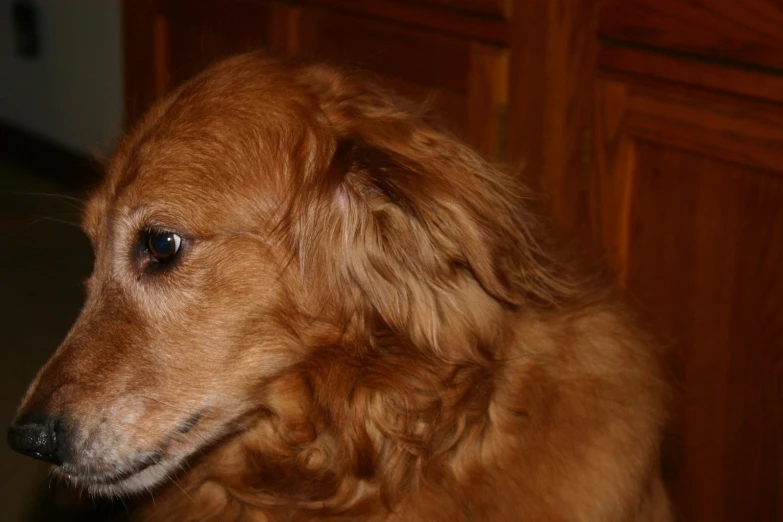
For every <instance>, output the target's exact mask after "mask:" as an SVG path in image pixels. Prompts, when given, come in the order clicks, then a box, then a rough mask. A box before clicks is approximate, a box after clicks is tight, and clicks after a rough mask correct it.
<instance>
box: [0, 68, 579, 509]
mask: <svg viewBox="0 0 783 522" xmlns="http://www.w3.org/2000/svg"><path fill="white" fill-rule="evenodd" d="M536 227H537V225H536V223H535V220H534V219H533V218H532V217H531V214H530V213H529V212H528V211H527V210H526V209H525V201H524V195H522V194H520V191H519V189H518V187H517V183H516V181H515V180H511V179H510V178H507V177H505V176H504V175H502V174H500V173H499V172H498V171H497V170H495V169H493V168H492V167H490V166H489V165H487V164H486V163H485V162H484V161H483V160H481V159H480V158H479V157H478V156H477V155H476V154H475V153H473V152H472V151H471V150H469V149H468V148H467V147H465V146H464V145H462V144H460V143H459V142H458V141H456V140H454V139H452V138H450V137H449V136H448V135H447V134H445V133H444V132H442V131H440V130H438V128H437V126H435V125H434V124H432V123H431V122H429V121H428V120H427V118H426V117H424V116H423V115H422V113H421V111H419V110H418V109H417V108H415V107H413V106H411V105H409V104H407V103H406V102H404V101H401V100H399V99H398V98H396V97H394V96H392V95H390V94H389V93H387V92H385V91H384V90H382V89H380V88H378V87H377V86H376V85H375V84H374V83H372V82H371V81H368V80H366V79H363V78H362V77H359V76H354V75H351V74H346V73H343V72H341V71H338V70H335V69H333V68H330V67H326V66H321V65H294V64H290V63H283V62H279V61H276V60H272V59H268V58H262V57H259V56H256V55H247V56H242V57H238V58H235V59H232V60H229V61H227V62H224V63H221V64H219V65H217V66H215V67H213V68H211V69H210V70H208V71H207V72H205V73H204V74H202V75H201V76H199V77H197V78H196V79H194V80H193V81H191V82H189V83H188V84H186V85H184V86H183V87H181V88H180V89H178V90H177V91H176V92H174V93H173V94H172V95H171V96H169V97H168V98H167V99H166V100H164V101H162V102H160V103H159V104H158V105H157V106H156V107H155V108H154V109H153V110H152V111H151V112H150V113H149V114H148V115H147V117H146V118H145V119H144V120H143V121H142V122H141V123H140V124H139V125H138V127H137V128H136V130H135V131H134V132H133V133H132V134H130V135H129V136H128V137H127V138H126V139H125V140H124V141H123V142H122V144H121V145H120V147H119V149H118V152H117V153H116V155H115V156H114V158H113V159H112V161H111V162H110V164H109V165H108V167H107V175H106V179H105V181H104V182H103V184H102V185H101V187H100V188H99V189H98V190H97V191H96V192H95V194H94V195H93V196H92V198H91V199H90V200H89V202H88V205H87V207H86V212H85V215H84V230H85V231H86V233H87V234H88V236H89V237H90V239H91V241H92V244H93V247H94V250H95V266H94V270H93V273H92V275H91V277H90V278H89V280H88V282H87V298H86V302H85V305H84V308H83V310H82V311H81V314H80V316H79V318H78V319H77V321H76V323H75V324H74V326H73V328H72V329H71V331H70V333H69V334H68V335H67V337H66V338H65V340H64V341H63V343H62V345H61V346H60V347H59V348H58V350H57V352H56V353H55V354H54V355H53V357H52V358H51V360H50V361H49V362H48V363H47V364H46V366H45V367H44V368H43V369H42V370H41V371H40V372H39V374H38V376H37V377H36V378H35V380H34V382H33V383H32V384H31V386H30V389H29V391H28V393H27V395H26V396H25V398H24V400H23V403H22V405H21V407H20V411H19V414H18V417H17V419H16V421H15V423H14V425H13V426H12V428H11V430H10V432H9V440H10V441H11V444H12V445H13V446H14V447H15V448H17V449H18V450H20V451H23V452H25V453H28V454H30V455H32V456H35V457H38V458H43V459H46V460H51V461H54V462H56V463H57V464H58V467H57V471H58V473H59V474H61V475H62V476H64V477H67V478H68V479H69V480H71V481H72V482H74V483H75V484H77V485H79V486H83V487H87V488H90V489H91V490H92V491H94V492H97V493H101V494H107V495H113V494H122V493H130V492H134V491H138V490H142V489H144V488H148V487H150V486H152V485H154V484H156V483H159V482H161V481H163V480H165V479H166V478H167V477H168V476H169V475H170V474H172V473H174V472H175V471H176V470H177V469H178V468H179V467H180V466H181V465H182V463H183V461H185V459H187V458H189V457H190V456H192V455H194V454H195V453H197V452H199V451H201V450H204V449H205V448H207V447H209V446H211V445H213V444H216V443H217V442H218V441H220V440H221V439H223V438H225V437H228V436H230V435H231V434H232V433H235V432H237V431H241V430H242V429H243V426H245V423H246V422H248V419H252V418H253V416H254V415H257V414H259V412H260V411H268V410H273V409H274V402H275V398H274V397H272V396H270V394H271V392H270V390H271V389H272V388H270V387H269V386H267V384H268V383H270V382H273V381H274V380H275V379H276V378H278V377H279V376H280V375H283V374H285V373H286V372H287V371H290V369H291V368H293V367H294V366H295V365H297V364H300V363H302V361H305V360H306V359H307V358H308V357H310V356H311V355H312V354H313V353H314V352H315V351H317V350H318V349H319V347H321V346H327V345H328V346H344V347H345V349H346V350H350V349H352V348H354V347H356V346H359V345H362V346H364V345H366V344H367V339H368V338H369V337H371V336H372V335H373V332H374V331H375V330H376V329H377V328H383V329H384V331H391V332H393V333H394V335H396V336H399V337H400V338H403V339H405V342H406V345H409V346H411V347H414V348H415V349H416V350H421V351H425V352H427V353H428V354H431V355H432V356H434V357H439V358H441V359H443V360H448V361H471V360H474V361H477V360H483V359H486V358H491V357H492V356H493V354H492V353H491V352H492V350H493V346H495V345H496V344H497V343H496V342H495V341H496V340H497V338H498V336H502V335H503V334H504V331H503V328H502V323H503V315H504V314H506V313H508V312H509V310H517V309H520V308H523V309H524V308H530V309H534V308H540V307H545V306H548V305H550V304H552V303H554V302H556V301H557V299H558V298H559V296H560V295H562V294H563V292H567V291H568V288H567V286H566V285H564V284H563V283H562V279H561V278H559V277H558V276H557V274H555V273H554V272H553V268H552V267H553V266H554V265H553V264H552V263H551V262H550V260H549V259H548V258H546V256H545V255H544V254H543V253H542V252H543V249H542V248H541V246H540V245H539V243H538V242H537V241H536V240H535V239H534V238H535V237H537V234H536V231H535V229H536Z"/></svg>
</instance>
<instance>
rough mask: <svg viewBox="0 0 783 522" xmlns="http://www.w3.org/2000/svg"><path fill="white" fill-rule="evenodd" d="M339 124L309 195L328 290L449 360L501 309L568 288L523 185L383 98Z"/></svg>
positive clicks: (346, 112)
mask: <svg viewBox="0 0 783 522" xmlns="http://www.w3.org/2000/svg"><path fill="white" fill-rule="evenodd" d="M362 99H364V100H363V104H362V102H360V100H362ZM330 119H331V121H332V123H333V125H334V126H335V128H337V130H338V135H339V136H340V138H338V140H337V141H336V143H335V144H334V146H333V152H332V155H331V159H330V161H329V165H328V167H327V168H325V169H324V171H323V172H322V173H321V176H320V177H319V178H318V190H317V192H318V197H313V198H309V197H308V198H304V199H307V200H309V201H310V202H311V204H310V205H309V207H308V209H307V211H306V213H309V214H310V218H309V219H308V220H306V221H307V222H309V225H307V226H306V228H307V229H308V233H306V234H305V236H300V241H299V244H300V246H301V248H300V255H301V254H302V253H305V258H306V259H308V260H309V261H308V262H309V263H312V262H318V263H319V264H320V265H321V266H322V267H323V266H331V267H332V269H333V272H332V274H333V275H332V276H331V285H330V286H331V290H330V291H331V292H333V293H336V294H337V295H341V296H344V295H347V294H348V293H349V292H350V291H351V289H358V292H359V294H360V296H359V297H360V298H361V299H363V300H364V301H365V302H367V303H369V306H370V307H371V309H372V311H373V312H375V313H377V314H378V316H379V317H380V318H381V319H382V320H383V321H384V322H385V323H386V324H387V325H388V326H389V327H391V328H392V329H394V330H395V331H397V332H399V333H403V334H405V335H407V336H408V337H409V338H411V339H412V340H414V341H415V342H426V343H428V344H430V345H432V346H434V347H435V348H437V349H439V350H441V351H442V350H443V344H444V339H445V340H448V342H452V341H454V342H456V340H457V338H458V337H460V336H468V337H469V338H476V337H477V336H480V333H479V332H477V329H481V328H487V327H488V326H487V325H492V324H493V321H492V320H490V316H491V315H493V314H494V315H499V313H501V311H502V310H503V309H507V308H514V307H520V306H551V305H553V304H555V303H556V302H557V301H558V300H559V298H560V296H561V295H562V294H563V293H564V292H568V291H569V288H568V284H567V283H565V282H564V280H563V279H562V278H561V277H560V276H559V274H558V273H557V265H556V263H555V262H554V261H553V260H552V259H550V258H549V257H548V256H547V254H546V251H545V247H543V246H542V245H541V239H540V238H539V237H538V235H540V225H539V223H538V220H537V219H536V218H535V216H534V213H533V212H531V211H530V210H528V209H527V202H526V195H525V193H524V190H523V189H522V187H521V185H520V182H519V180H512V179H511V178H510V177H508V176H506V175H505V174H503V173H502V172H500V171H499V170H497V169H495V168H493V167H492V166H490V165H489V164H488V163H487V162H485V161H483V160H482V159H481V158H480V157H479V156H478V155H477V154H476V153H475V152H473V151H472V150H470V149H469V148H468V147H467V146H465V145H463V144H461V143H460V142H458V141H457V140H455V139H453V138H451V137H449V136H448V135H446V134H445V133H443V132H441V131H439V130H438V129H436V128H435V127H434V126H432V125H430V124H429V123H427V122H426V121H425V120H424V119H422V118H420V117H418V116H416V115H412V114H411V113H410V112H409V111H406V110H402V109H398V108H397V107H396V106H395V105H394V104H393V103H390V102H389V101H388V99H385V98H383V97H379V96H372V95H370V94H365V95H364V96H361V97H357V98H354V99H352V100H351V101H350V103H343V104H341V105H340V108H339V111H335V112H333V113H332V114H331V115H330ZM313 201H318V203H317V204H312V202H313ZM315 245H320V247H316V246H315ZM319 248H320V252H319V251H318V249H319ZM308 249H310V252H309V254H307V253H306V252H304V251H305V250H308ZM457 325H458V327H457ZM466 330H467V331H466Z"/></svg>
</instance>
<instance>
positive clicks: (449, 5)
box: [395, 0, 512, 18]
mask: <svg viewBox="0 0 783 522" xmlns="http://www.w3.org/2000/svg"><path fill="white" fill-rule="evenodd" d="M395 1H397V2H400V3H406V4H419V5H422V4H423V5H433V6H436V7H443V8H446V9H449V10H454V11H464V12H466V13H477V14H482V15H486V16H496V17H502V18H509V17H510V16H511V4H512V0H395Z"/></svg>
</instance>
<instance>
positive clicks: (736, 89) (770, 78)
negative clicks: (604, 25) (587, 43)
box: [598, 45, 783, 103]
mask: <svg viewBox="0 0 783 522" xmlns="http://www.w3.org/2000/svg"><path fill="white" fill-rule="evenodd" d="M598 66H599V67H600V68H601V69H603V70H605V71H620V72H624V73H632V74H634V75H635V76H640V77H645V78H651V79H656V80H664V81H670V82H674V83H680V84H683V85H688V86H691V87H699V88H702V89H706V90H710V91H716V92H720V93H724V94H734V95H738V96H743V97H748V98H757V99H759V100H767V101H774V102H779V103H783V75H777V74H768V73H764V72H760V71H758V70H755V69H749V68H737V67H732V66H730V65H726V64H718V63H714V62H705V61H696V60H692V59H688V58H685V57H682V56H677V55H672V54H665V53H659V52H650V51H645V50H639V49H634V48H630V47H624V46H620V45H600V46H599V48H598Z"/></svg>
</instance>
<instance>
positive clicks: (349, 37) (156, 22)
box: [126, 0, 510, 159]
mask: <svg viewBox="0 0 783 522" xmlns="http://www.w3.org/2000/svg"><path fill="white" fill-rule="evenodd" d="M142 4H144V7H143V9H142V7H140V6H141V5H142ZM509 6H510V4H508V3H507V2H504V1H502V0H500V1H495V0H460V1H457V2H445V1H439V0H431V1H430V2H423V3H417V2H399V1H388V2H366V3H364V2H349V1H343V0H314V1H309V2H290V3H283V2H266V1H252V0H230V1H221V2H215V1H210V0H195V1H185V0H157V1H148V0H145V1H144V2H128V4H127V8H126V9H127V11H133V12H132V13H129V16H127V18H126V20H127V23H126V26H127V27H126V32H127V34H128V47H127V53H128V58H127V61H128V63H129V64H143V63H147V64H148V65H147V68H146V69H144V70H143V69H142V66H141V65H140V66H138V68H135V67H136V66H134V69H132V70H129V71H128V73H129V74H128V81H127V90H128V114H129V117H130V119H133V118H135V117H137V116H138V115H139V113H140V112H143V110H144V108H146V107H147V106H148V105H149V103H151V101H152V100H154V99H156V98H157V97H160V96H162V95H163V94H164V93H165V92H167V91H168V90H170V89H171V88H172V87H174V86H176V85H178V84H179V83H181V82H182V81H184V80H185V79H187V78H189V77H190V76H192V75H193V74H195V73H196V72H198V71H200V70H201V69H203V68H204V67H205V66H206V65H207V64H209V63H211V62H213V61H215V60H217V59H219V58H221V57H224V56H228V55H231V54H235V53H237V52H241V51H244V50H248V49H253V48H269V49H272V50H274V51H277V52H281V53H287V54H292V55H301V56H306V57H312V58H325V59H330V60H336V61H339V62H342V63H345V64H349V65H355V66H360V67H363V68H367V69H369V70H371V71H373V72H375V73H377V74H378V75H379V76H380V77H381V78H382V79H383V80H384V81H385V82H386V83H387V84H389V85H391V86H392V87H394V88H396V89H397V90H398V91H400V92H401V93H403V94H406V95H408V96H409V97H412V98H415V99H419V100H422V101H426V102H427V103H429V104H430V105H431V106H432V108H433V110H434V112H435V113H436V114H438V115H440V116H441V117H442V118H443V119H444V121H445V122H446V123H447V124H448V125H449V126H450V127H451V128H452V129H454V130H455V131H456V132H457V133H458V134H459V135H460V136H461V137H463V138H464V139H465V140H466V141H468V142H469V143H470V144H471V145H473V146H474V147H476V148H478V149H479V150H480V151H482V152H483V153H484V154H485V155H486V156H487V157H489V158H492V159H500V158H502V157H503V155H504V153H505V139H504V131H505V121H506V114H507V110H508V108H507V98H508V52H507V47H506V45H505V43H504V40H505V35H504V32H503V31H493V29H494V28H496V27H503V26H504V23H505V22H504V20H503V16H504V13H506V12H507V11H508V9H510V7H509ZM140 13H141V14H140ZM406 17H412V18H413V19H414V20H415V23H410V22H406ZM473 20H477V21H478V23H471V21H473ZM487 35H492V36H491V37H488V36H487ZM138 40H141V41H138Z"/></svg>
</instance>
